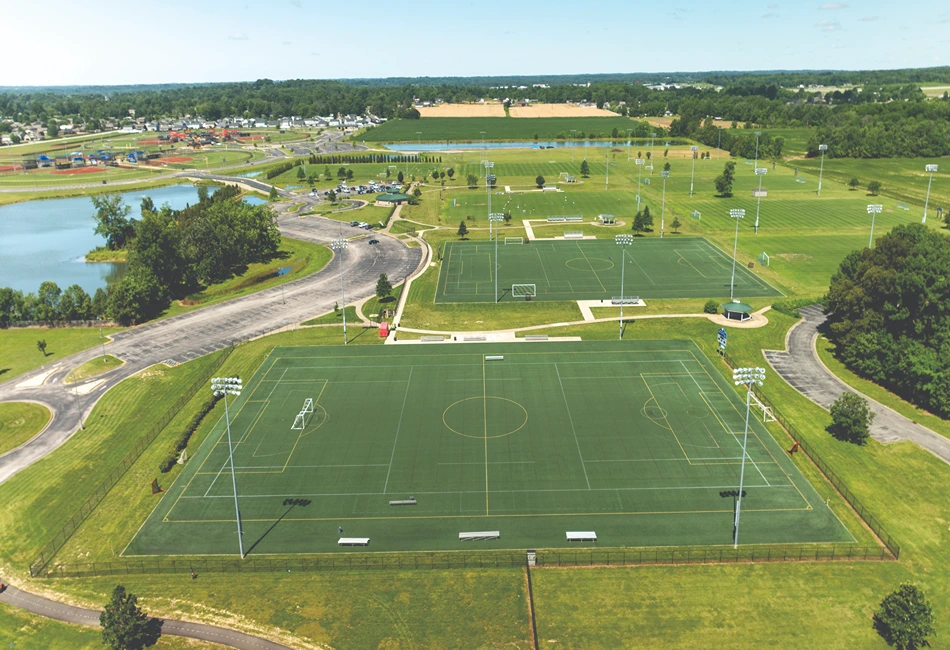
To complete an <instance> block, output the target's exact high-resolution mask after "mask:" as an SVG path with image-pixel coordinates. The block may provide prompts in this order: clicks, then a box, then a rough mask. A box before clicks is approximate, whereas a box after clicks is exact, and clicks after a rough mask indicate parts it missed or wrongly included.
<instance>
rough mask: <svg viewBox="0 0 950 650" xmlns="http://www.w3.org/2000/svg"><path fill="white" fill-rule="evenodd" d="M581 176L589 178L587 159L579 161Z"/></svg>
mask: <svg viewBox="0 0 950 650" xmlns="http://www.w3.org/2000/svg"><path fill="white" fill-rule="evenodd" d="M581 176H583V177H584V178H587V177H589V176H590V164H588V162H587V158H584V160H582V161H581Z"/></svg>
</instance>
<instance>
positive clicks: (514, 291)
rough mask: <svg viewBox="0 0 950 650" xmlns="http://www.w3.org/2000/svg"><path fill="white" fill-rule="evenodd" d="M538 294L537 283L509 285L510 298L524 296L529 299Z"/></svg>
mask: <svg viewBox="0 0 950 650" xmlns="http://www.w3.org/2000/svg"><path fill="white" fill-rule="evenodd" d="M536 295H538V289H537V285H534V284H513V285H511V297H512V298H524V299H525V300H531V299H532V298H534V297H535V296H536Z"/></svg>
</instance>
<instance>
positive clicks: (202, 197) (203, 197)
mask: <svg viewBox="0 0 950 650" xmlns="http://www.w3.org/2000/svg"><path fill="white" fill-rule="evenodd" d="M210 198H211V193H210V192H209V190H208V186H207V185H199V186H198V203H207V202H208V199H210ZM153 212H154V210H153Z"/></svg>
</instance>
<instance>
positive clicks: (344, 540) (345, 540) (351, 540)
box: [337, 537, 369, 546]
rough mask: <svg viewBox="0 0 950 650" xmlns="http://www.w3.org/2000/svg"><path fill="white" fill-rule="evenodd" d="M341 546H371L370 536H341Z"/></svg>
mask: <svg viewBox="0 0 950 650" xmlns="http://www.w3.org/2000/svg"><path fill="white" fill-rule="evenodd" d="M337 544H339V545H340V546H369V537H341V538H340V541H338V542H337Z"/></svg>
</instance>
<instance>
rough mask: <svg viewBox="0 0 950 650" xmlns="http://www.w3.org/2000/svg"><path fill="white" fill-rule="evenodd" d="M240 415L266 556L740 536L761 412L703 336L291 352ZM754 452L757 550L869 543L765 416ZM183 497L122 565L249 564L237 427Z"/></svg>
mask: <svg viewBox="0 0 950 650" xmlns="http://www.w3.org/2000/svg"><path fill="white" fill-rule="evenodd" d="M710 332H711V336H712V335H714V333H715V330H714V329H711V330H710ZM486 355H487V356H495V355H498V356H502V357H503V358H502V359H495V360H489V359H487V358H486ZM308 398H309V399H313V400H314V403H315V408H314V410H313V413H312V414H311V415H309V416H308V417H307V421H306V425H305V428H304V429H303V430H295V429H293V428H292V427H293V425H294V421H295V416H296V415H297V413H298V412H299V411H300V409H301V407H302V406H303V404H304V401H305V400H306V399H308ZM230 413H231V416H232V426H231V435H232V438H233V441H234V443H235V451H234V463H235V467H236V472H237V486H238V493H239V497H240V508H241V514H242V518H243V522H244V531H245V532H244V545H245V548H246V549H250V553H252V554H268V553H314V552H329V551H337V550H340V549H339V547H338V545H337V540H338V538H339V537H340V535H339V533H338V527H342V528H343V535H344V536H348V537H349V536H352V537H368V538H370V540H371V542H370V545H369V550H371V551H406V550H442V549H461V550H465V549H471V548H472V545H473V544H474V545H475V546H476V548H496V549H497V548H533V547H540V548H545V547H558V546H565V545H567V542H566V541H565V532H566V531H574V530H580V531H595V532H596V533H597V535H598V544H599V545H601V546H656V545H699V544H703V545H719V544H726V545H728V544H730V542H731V539H732V533H733V525H732V521H733V508H734V504H733V497H732V495H730V494H725V493H726V492H727V491H729V490H735V489H736V488H737V486H738V482H739V472H740V467H741V465H740V463H741V449H742V447H741V442H742V432H743V425H744V413H745V411H744V404H743V403H742V400H741V398H740V397H739V396H738V394H737V393H736V392H735V391H734V390H733V389H732V387H731V386H730V385H729V384H728V383H727V382H725V381H724V380H723V379H722V377H721V376H720V375H719V374H718V373H717V372H716V371H715V369H713V368H711V367H710V365H709V362H708V361H707V360H706V359H705V357H704V356H703V355H702V354H701V353H700V351H699V350H698V349H697V348H696V346H695V345H694V344H693V343H691V342H688V341H648V342H638V343H636V344H629V343H580V344H576V343H542V344H528V343H520V344H517V343H516V344H511V343H509V344H487V345H479V346H418V345H412V346H408V345H407V346H386V347H379V348H324V347H321V348H276V349H275V350H274V351H273V352H272V354H271V355H270V356H269V357H268V358H267V359H266V360H265V362H264V363H263V364H262V366H261V368H260V369H259V370H258V371H257V372H256V373H255V375H254V376H253V377H252V378H251V379H250V380H249V381H248V382H247V384H246V386H245V390H244V393H243V394H242V395H241V396H240V397H239V398H237V400H236V401H235V402H234V403H233V404H231V405H230ZM747 459H748V460H747V464H746V473H745V486H746V491H747V492H746V498H745V499H744V500H743V519H742V528H741V540H742V541H743V542H745V543H784V542H795V543H799V542H801V543H809V542H850V541H853V537H852V536H851V534H850V533H849V532H848V531H847V530H846V529H845V528H844V526H843V525H842V524H841V522H840V521H839V520H838V519H837V518H836V517H835V516H834V514H833V513H832V512H831V511H830V510H829V509H828V508H827V507H826V506H825V504H824V503H823V502H822V499H821V498H820V497H819V496H818V495H817V493H816V492H815V491H814V489H813V488H812V487H811V485H810V484H809V483H808V482H807V481H806V480H805V479H804V478H803V477H802V475H801V474H800V473H799V472H798V470H797V469H796V468H795V466H794V465H793V464H792V463H791V462H790V460H789V459H788V457H787V454H786V453H785V452H784V451H783V450H782V449H781V447H780V446H779V445H778V444H776V442H775V441H774V439H773V438H772V437H771V436H770V435H769V434H768V433H767V432H766V431H765V430H764V428H763V427H762V425H761V424H760V423H759V422H758V420H756V419H755V418H753V427H752V431H751V432H750V436H749V445H748V457H747ZM166 487H167V488H168V491H167V493H166V494H165V495H164V496H163V498H162V500H161V502H160V503H159V505H158V506H157V507H156V509H155V510H154V511H153V513H152V514H151V516H150V517H149V518H148V520H147V521H146V522H145V524H144V525H143V526H142V528H141V529H140V530H139V532H138V534H137V535H136V537H135V538H134V539H133V541H132V542H131V543H130V545H129V546H128V548H127V549H126V550H125V551H124V555H132V556H134V555H182V554H221V553H234V552H236V546H237V544H236V533H235V512H234V492H233V490H232V483H231V476H230V471H229V463H228V445H227V436H226V430H225V426H224V422H223V421H222V422H219V423H218V424H217V426H216V429H215V431H214V432H213V433H212V435H211V436H209V437H208V438H207V440H206V441H205V443H204V444H203V445H202V447H201V448H200V449H199V450H198V452H197V453H196V454H195V455H194V457H193V458H192V459H190V460H189V461H188V463H187V465H186V467H185V470H184V471H183V473H182V474H181V476H180V477H179V478H178V480H177V481H176V482H175V483H174V484H173V485H171V486H166ZM410 497H415V499H416V504H415V505H409V506H393V505H390V501H391V500H406V499H409V498H410ZM495 530H497V531H499V532H500V535H501V537H500V538H499V539H496V540H492V541H481V542H467V543H463V542H460V541H459V533H460V532H471V531H495Z"/></svg>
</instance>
